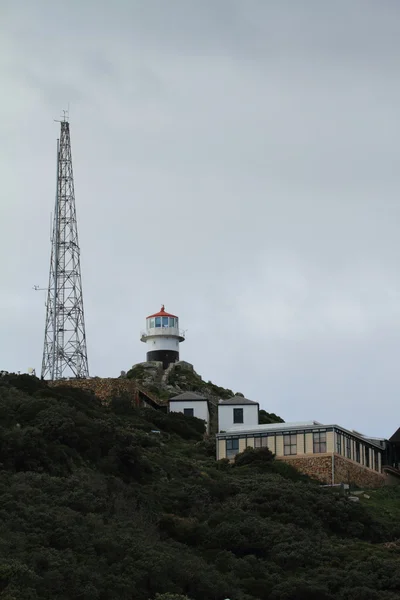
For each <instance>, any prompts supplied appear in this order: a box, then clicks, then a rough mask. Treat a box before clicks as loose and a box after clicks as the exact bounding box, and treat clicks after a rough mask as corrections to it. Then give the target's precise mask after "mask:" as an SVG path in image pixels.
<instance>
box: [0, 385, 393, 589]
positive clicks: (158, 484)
mask: <svg viewBox="0 0 400 600" xmlns="http://www.w3.org/2000/svg"><path fill="white" fill-rule="evenodd" d="M202 428H203V424H202V423H201V422H200V421H198V420H197V419H194V418H189V417H183V415H180V414H170V415H167V414H164V413H162V412H158V411H155V410H152V409H135V408H132V407H131V405H130V404H129V402H127V401H126V400H123V399H111V402H110V404H109V406H104V405H102V404H101V402H100V401H99V400H98V399H97V398H96V397H95V396H93V395H91V394H89V393H87V392H83V391H81V390H78V389H72V388H67V387H65V388H62V387H58V388H57V389H56V388H53V389H50V388H48V387H47V385H46V384H45V383H43V382H41V381H39V380H37V379H35V378H32V377H27V376H10V375H7V376H5V377H2V378H0V461H1V478H0V528H1V535H0V560H1V566H0V597H1V598H4V599H6V600H35V599H48V600H50V599H51V600H75V599H76V600H78V599H79V600H108V599H112V600H114V599H115V600H133V599H134V600H149V599H153V598H155V596H156V594H165V593H167V592H170V593H171V594H178V595H186V596H187V597H189V598H191V599H193V600H223V599H224V598H230V599H231V600H256V599H257V600H302V599H304V600H305V599H307V600H310V599H315V600H317V599H318V600H324V599H325V600H329V599H332V600H333V599H339V600H350V599H352V600H354V599H357V600H367V599H368V600H371V599H372V600H374V599H376V600H395V599H397V598H398V597H399V594H400V570H399V569H400V562H399V551H398V550H397V549H396V546H394V547H393V548H392V549H390V548H387V547H386V546H385V543H386V542H388V541H390V540H393V539H396V538H399V537H400V525H399V523H398V522H396V523H393V522H390V521H389V520H387V519H386V520H385V519H380V518H378V517H376V516H375V515H376V514H377V512H379V509H378V507H377V504H376V503H378V504H379V501H378V500H376V503H373V502H372V503H371V504H370V505H367V504H364V503H360V504H352V503H350V502H348V501H346V500H344V499H342V498H339V497H337V496H335V495H333V494H331V493H330V492H329V491H327V490H326V489H323V488H321V487H319V486H318V485H316V484H314V483H312V482H310V481H308V480H307V479H306V478H305V477H304V476H300V475H299V474H298V473H297V472H296V471H294V470H293V469H291V468H290V467H289V465H286V464H285V463H282V462H278V461H276V462H275V461H274V460H273V457H272V456H271V454H270V453H269V452H268V451H267V450H266V449H263V450H259V451H254V450H253V451H247V452H245V453H243V454H241V455H239V457H238V458H237V461H236V464H235V465H233V466H231V465H229V464H227V463H226V462H225V461H221V462H220V463H216V462H215V460H214V450H215V449H214V445H213V442H212V441H205V440H203V436H202ZM387 493H388V494H392V495H395V494H397V492H396V491H389V492H387ZM168 597H169V598H171V596H168ZM173 597H174V596H173ZM174 598H175V597H174Z"/></svg>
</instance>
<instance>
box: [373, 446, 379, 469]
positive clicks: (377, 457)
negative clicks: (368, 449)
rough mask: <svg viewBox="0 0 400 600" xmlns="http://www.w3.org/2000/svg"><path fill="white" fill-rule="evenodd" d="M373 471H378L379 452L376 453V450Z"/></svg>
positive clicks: (375, 451)
mask: <svg viewBox="0 0 400 600" xmlns="http://www.w3.org/2000/svg"><path fill="white" fill-rule="evenodd" d="M374 469H375V471H379V452H378V450H374Z"/></svg>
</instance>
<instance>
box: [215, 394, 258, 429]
mask: <svg viewBox="0 0 400 600" xmlns="http://www.w3.org/2000/svg"><path fill="white" fill-rule="evenodd" d="M258 409H259V404H258V402H253V400H248V399H247V398H243V396H234V397H233V398H230V399H229V400H221V401H220V402H219V404H218V432H221V431H231V430H232V429H236V428H238V429H243V428H244V427H245V428H251V427H255V426H257V425H258Z"/></svg>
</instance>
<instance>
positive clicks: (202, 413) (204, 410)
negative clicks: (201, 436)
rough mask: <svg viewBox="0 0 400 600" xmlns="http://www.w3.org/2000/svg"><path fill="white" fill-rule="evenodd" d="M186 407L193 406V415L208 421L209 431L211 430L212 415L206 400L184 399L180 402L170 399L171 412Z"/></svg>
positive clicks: (181, 410)
mask: <svg viewBox="0 0 400 600" xmlns="http://www.w3.org/2000/svg"><path fill="white" fill-rule="evenodd" d="M184 408H193V416H194V417H197V418H198V419H202V420H203V421H205V422H206V428H207V432H208V430H209V424H210V415H209V412H208V403H207V402H206V401H205V400H184V401H180V402H174V401H173V400H170V401H169V412H181V413H183V409H184Z"/></svg>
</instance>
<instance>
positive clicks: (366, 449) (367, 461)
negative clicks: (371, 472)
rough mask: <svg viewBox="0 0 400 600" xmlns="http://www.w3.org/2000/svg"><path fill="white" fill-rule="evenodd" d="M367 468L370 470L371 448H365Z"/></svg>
mask: <svg viewBox="0 0 400 600" xmlns="http://www.w3.org/2000/svg"><path fill="white" fill-rule="evenodd" d="M365 466H366V467H368V468H369V448H365Z"/></svg>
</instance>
